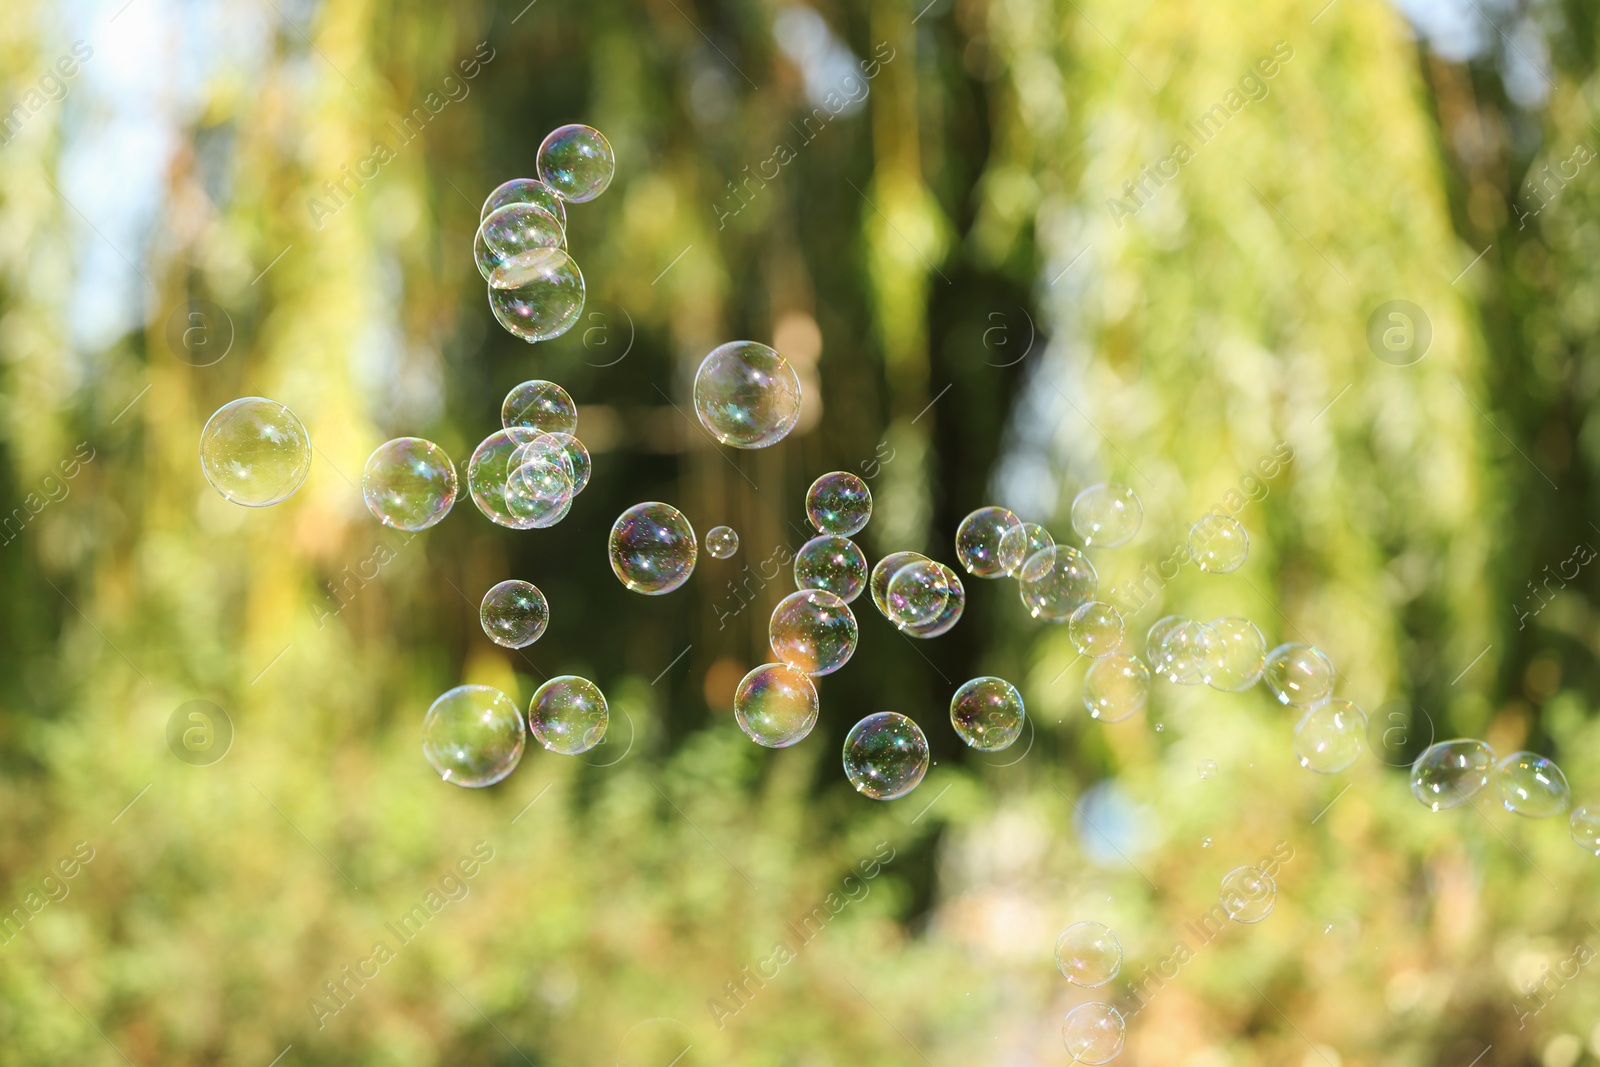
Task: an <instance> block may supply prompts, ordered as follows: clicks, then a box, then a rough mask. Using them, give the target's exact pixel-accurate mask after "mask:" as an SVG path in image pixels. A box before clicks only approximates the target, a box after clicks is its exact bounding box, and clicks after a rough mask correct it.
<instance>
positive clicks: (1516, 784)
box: [1494, 752, 1572, 819]
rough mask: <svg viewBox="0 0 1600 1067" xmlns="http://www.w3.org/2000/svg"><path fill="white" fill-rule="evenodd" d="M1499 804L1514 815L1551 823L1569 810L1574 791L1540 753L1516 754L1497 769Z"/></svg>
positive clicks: (1556, 768) (1552, 762) (1504, 760)
mask: <svg viewBox="0 0 1600 1067" xmlns="http://www.w3.org/2000/svg"><path fill="white" fill-rule="evenodd" d="M1494 778H1495V784H1496V785H1497V786H1499V788H1500V802H1501V803H1503V804H1504V805H1505V806H1506V810H1507V811H1509V812H1511V813H1512V814H1514V815H1525V816H1527V817H1528V818H1530V819H1548V818H1550V817H1552V816H1555V815H1560V814H1561V813H1562V812H1564V811H1566V810H1567V804H1568V802H1569V801H1570V800H1571V799H1572V791H1571V790H1570V789H1569V788H1567V776H1566V775H1564V774H1562V773H1561V768H1560V767H1557V766H1556V765H1555V761H1554V760H1551V759H1547V758H1546V757H1544V756H1541V755H1539V754H1538V753H1537V752H1513V753H1511V755H1509V756H1507V757H1506V758H1505V759H1503V760H1501V761H1500V762H1499V763H1497V764H1495V769H1494Z"/></svg>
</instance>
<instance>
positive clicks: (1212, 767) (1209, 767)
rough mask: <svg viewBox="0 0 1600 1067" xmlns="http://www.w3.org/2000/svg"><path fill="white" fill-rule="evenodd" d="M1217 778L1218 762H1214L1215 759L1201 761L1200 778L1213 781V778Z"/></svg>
mask: <svg viewBox="0 0 1600 1067" xmlns="http://www.w3.org/2000/svg"><path fill="white" fill-rule="evenodd" d="M1216 776H1217V761H1216V760H1214V759H1203V760H1201V761H1200V777H1201V778H1202V779H1211V778H1215V777H1216Z"/></svg>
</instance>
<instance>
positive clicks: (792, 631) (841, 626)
mask: <svg viewBox="0 0 1600 1067" xmlns="http://www.w3.org/2000/svg"><path fill="white" fill-rule="evenodd" d="M856 636H857V632H856V617H855V615H854V614H852V613H851V611H850V605H849V604H846V603H845V602H844V601H843V600H840V599H839V598H838V597H836V596H834V595H833V594H832V593H825V592H823V591H822V590H820V589H802V590H800V591H799V592H797V593H790V594H789V595H788V596H786V597H784V598H783V599H782V600H781V601H779V602H778V606H777V607H776V608H774V609H773V610H772V619H771V621H770V622H769V623H768V625H767V637H768V639H769V640H770V641H771V644H772V654H773V655H774V656H776V657H777V658H778V659H780V660H782V661H783V662H784V663H787V664H789V666H791V667H794V668H795V669H797V670H800V671H804V672H805V673H806V674H809V675H812V676H813V677H815V676H819V675H823V674H832V673H833V672H834V671H836V670H838V669H839V668H840V667H843V666H844V665H845V664H846V663H848V662H850V657H851V656H852V655H854V654H855V651H856Z"/></svg>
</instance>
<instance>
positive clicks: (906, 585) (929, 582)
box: [885, 560, 950, 627]
mask: <svg viewBox="0 0 1600 1067" xmlns="http://www.w3.org/2000/svg"><path fill="white" fill-rule="evenodd" d="M885 599H886V601H887V603H888V605H889V621H890V622H892V623H894V624H895V625H896V626H900V627H906V626H923V625H926V624H927V623H930V622H932V621H933V620H934V619H937V618H938V617H939V613H940V612H942V611H944V606H945V604H946V603H948V602H949V599H950V586H949V583H948V582H946V581H945V576H944V570H943V569H942V568H941V567H940V566H939V565H938V564H937V563H935V562H933V561H932V560H916V561H913V562H911V563H908V564H906V565H905V566H904V567H901V568H900V569H899V570H898V571H896V572H895V574H894V576H893V577H892V578H890V579H889V585H888V588H887V590H886V596H885Z"/></svg>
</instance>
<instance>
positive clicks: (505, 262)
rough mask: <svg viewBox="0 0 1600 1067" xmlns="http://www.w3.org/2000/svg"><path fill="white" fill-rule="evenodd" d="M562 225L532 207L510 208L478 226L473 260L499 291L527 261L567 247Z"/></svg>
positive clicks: (506, 207)
mask: <svg viewBox="0 0 1600 1067" xmlns="http://www.w3.org/2000/svg"><path fill="white" fill-rule="evenodd" d="M566 243H567V235H566V234H565V233H564V232H562V229H561V223H560V222H558V221H557V220H556V217H555V216H554V215H552V214H550V213H549V212H548V211H545V210H544V209H543V208H538V207H534V206H533V205H532V204H507V205H506V206H505V207H503V208H500V209H498V210H496V211H495V212H494V213H493V214H491V215H490V216H489V217H488V218H486V219H484V220H483V221H482V222H481V223H479V224H478V233H477V235H476V236H475V237H473V239H472V259H473V261H474V262H475V263H477V264H478V273H479V274H481V275H483V280H484V281H486V282H488V283H489V285H490V286H492V287H494V288H496V289H503V288H505V286H506V284H507V282H509V281H510V280H511V279H512V278H515V277H517V275H518V274H519V272H520V271H521V268H522V265H523V263H524V260H525V257H527V256H528V255H530V254H532V253H535V252H540V251H543V250H544V249H547V248H562V249H564V248H565V247H566Z"/></svg>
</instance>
